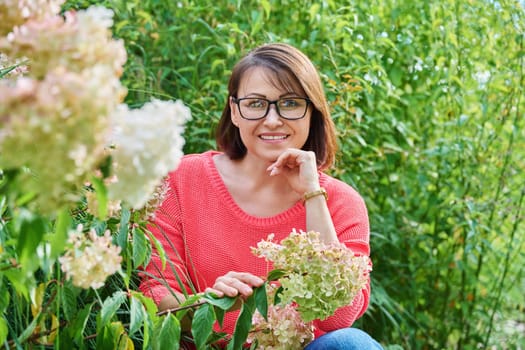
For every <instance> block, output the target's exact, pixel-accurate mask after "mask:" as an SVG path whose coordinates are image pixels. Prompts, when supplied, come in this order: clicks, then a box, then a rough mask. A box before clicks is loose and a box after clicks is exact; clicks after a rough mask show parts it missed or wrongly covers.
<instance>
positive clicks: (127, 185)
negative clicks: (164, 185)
mask: <svg viewBox="0 0 525 350" xmlns="http://www.w3.org/2000/svg"><path fill="white" fill-rule="evenodd" d="M190 118H191V113H190V110H189V108H188V107H186V106H185V105H184V104H183V103H182V102H181V101H176V102H173V101H160V100H156V99H153V100H152V101H151V102H148V103H146V104H145V105H144V106H142V108H140V109H133V110H129V109H128V108H127V106H125V105H121V106H120V107H119V108H118V109H117V111H116V112H115V113H114V114H113V116H112V121H113V126H114V133H113V142H114V144H115V148H114V150H113V151H112V159H113V161H114V169H115V175H116V177H117V179H118V181H117V182H115V183H113V184H111V185H110V186H109V197H110V199H111V198H113V199H116V198H119V199H122V200H124V201H125V202H126V203H128V204H130V205H131V206H132V207H133V208H134V209H139V208H141V207H143V206H144V205H145V204H146V203H147V202H148V200H149V199H150V195H151V194H152V193H154V192H155V189H156V188H157V187H158V186H159V185H160V184H161V182H162V179H163V178H164V177H165V176H166V174H167V173H168V172H169V171H171V170H173V169H175V168H176V167H177V166H178V164H179V161H180V159H181V158H182V156H183V153H182V146H183V145H184V138H183V137H182V136H183V135H182V134H183V132H184V124H185V122H186V121H187V120H189V119H190Z"/></svg>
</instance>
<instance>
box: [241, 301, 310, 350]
mask: <svg viewBox="0 0 525 350" xmlns="http://www.w3.org/2000/svg"><path fill="white" fill-rule="evenodd" d="M252 324H253V327H252V331H251V332H250V334H249V336H248V342H250V343H255V342H256V343H257V347H256V349H261V350H263V349H264V350H297V349H303V348H304V347H305V346H306V345H307V344H308V343H310V342H311V341H312V340H313V337H314V332H313V326H312V324H311V323H305V322H304V321H303V320H302V319H301V316H300V314H299V313H298V312H297V310H296V309H295V307H294V306H293V305H291V304H288V305H285V306H276V305H269V307H268V320H265V319H264V317H263V316H262V315H261V314H260V313H259V312H256V313H255V314H254V315H253V320H252Z"/></svg>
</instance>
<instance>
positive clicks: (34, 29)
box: [0, 0, 127, 87]
mask: <svg viewBox="0 0 525 350" xmlns="http://www.w3.org/2000/svg"><path fill="white" fill-rule="evenodd" d="M2 1H5V0H2ZM51 9H53V10H57V9H56V8H55V7H52V8H50V11H51ZM58 10H60V7H58ZM50 11H49V12H50ZM112 17H113V12H112V11H111V10H109V9H107V8H105V7H101V6H92V7H89V8H88V9H86V10H84V11H78V12H66V13H65V14H64V16H60V15H58V11H57V12H56V13H55V14H53V15H48V16H45V17H39V18H38V19H30V20H27V21H25V22H23V23H22V24H20V25H18V26H15V27H13V28H12V31H11V32H10V33H8V34H7V36H5V37H4V38H0V50H1V51H2V52H4V53H5V54H6V55H7V56H9V57H26V58H27V59H29V60H30V69H31V76H32V77H34V78H36V79H42V78H43V77H45V76H46V74H47V73H48V72H50V71H53V70H54V69H63V68H65V67H67V70H68V71H70V72H75V73H79V72H82V71H83V70H84V69H86V68H92V67H98V68H99V69H102V68H103V69H104V70H105V72H104V73H105V74H106V75H107V77H108V78H109V80H110V81H111V80H114V79H115V78H117V81H118V77H120V75H121V74H122V71H123V68H122V66H123V65H124V63H125V62H126V59H127V57H126V50H125V48H124V43H123V41H122V40H115V39H113V37H112V33H111V30H110V28H111V26H112V25H113V20H112ZM101 83H106V81H105V80H103V81H101ZM113 84H114V82H113ZM100 86H101V87H102V86H103V85H102V84H100Z"/></svg>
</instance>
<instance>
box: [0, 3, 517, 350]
mask: <svg viewBox="0 0 525 350" xmlns="http://www.w3.org/2000/svg"><path fill="white" fill-rule="evenodd" d="M94 3H97V4H101V5H103V6H106V7H108V8H111V9H113V10H114V11H115V18H114V20H115V23H114V27H113V28H114V34H115V36H116V37H118V38H121V39H123V40H124V41H125V43H126V48H127V52H128V62H127V65H126V67H125V71H124V75H123V84H124V85H125V86H127V87H128V89H129V93H128V96H127V99H126V102H127V103H128V104H129V105H131V106H139V105H142V104H143V103H144V102H146V101H148V100H149V99H150V97H152V96H154V97H161V98H173V99H181V100H183V101H185V102H186V103H187V104H188V105H189V107H190V108H191V110H192V114H193V119H192V120H191V122H190V124H189V125H188V127H187V128H186V134H185V138H186V145H185V153H192V152H201V151H204V150H207V149H209V148H213V147H215V142H214V139H213V137H214V133H213V132H214V127H215V125H216V124H217V122H218V120H219V118H220V115H221V112H222V108H223V105H224V103H225V102H226V98H227V96H226V91H227V90H226V84H227V79H228V75H229V72H230V71H231V68H232V66H233V64H234V63H235V62H236V61H237V60H238V59H239V58H240V57H241V55H243V54H244V53H246V52H247V50H249V49H251V48H253V47H254V46H256V45H258V44H260V43H263V42H273V41H283V42H288V43H290V44H293V45H295V46H297V47H298V48H300V49H301V50H302V51H304V52H305V53H306V54H307V55H308V56H309V57H310V58H311V59H312V60H313V62H314V63H315V64H316V66H317V67H318V68H319V71H320V72H321V76H322V79H323V82H324V84H325V87H326V93H327V96H328V99H329V102H330V106H331V109H332V116H333V119H334V122H335V123H336V125H337V129H338V132H339V147H340V151H339V154H338V159H337V163H336V166H335V167H334V168H333V169H332V170H331V171H332V174H333V175H334V176H336V177H338V178H340V179H342V180H344V181H345V182H347V183H349V184H351V185H353V186H354V187H355V188H356V189H357V190H358V191H359V192H360V193H361V194H362V195H363V196H364V198H365V200H366V202H367V205H368V208H369V215H370V221H371V229H372V233H371V246H372V260H373V262H374V271H373V273H372V299H371V304H370V308H369V311H368V312H367V313H366V314H365V316H364V317H363V318H361V320H359V321H358V323H357V325H356V326H358V327H361V328H363V329H365V330H366V331H368V332H369V333H370V334H371V335H372V336H374V337H375V338H376V339H378V340H379V341H380V342H381V343H382V344H384V345H385V346H388V347H387V348H390V349H397V348H407V349H419V348H425V349H443V348H447V349H474V348H489V347H494V346H496V347H498V348H509V349H511V348H518V347H520V346H521V347H523V346H524V345H525V344H523V337H522V335H521V334H519V325H521V326H523V322H524V320H523V312H524V310H525V300H524V298H523V290H524V289H525V278H524V274H525V271H524V266H525V254H524V251H525V249H524V242H523V235H520V234H519V233H520V232H521V231H522V230H523V222H524V216H523V197H524V195H525V191H524V182H523V174H522V173H523V169H525V156H524V151H523V150H525V133H524V131H523V130H525V125H524V124H525V121H524V118H523V110H524V107H525V106H524V93H523V86H525V78H524V76H525V72H524V69H525V63H524V57H525V49H524V42H523V41H524V39H525V37H524V35H523V33H524V32H525V20H524V15H525V12H524V10H523V7H521V5H520V4H519V3H518V2H516V1H511V0H503V1H489V0H482V1H469V0H456V1H451V0H445V1H436V0H431V1H419V0H418V1H396V0H389V1H352V2H343V1H333V0H324V1H310V0H305V1H289V0H265V1H243V0H237V1H233V0H230V1H225V2H222V3H212V4H210V3H209V2H208V1H202V0H198V1H188V0H183V1H158V0H140V1H139V0H129V1H124V0H103V1H96V0H90V1H88V0H82V1H80V0H70V1H68V2H67V3H66V5H65V6H64V9H80V8H85V7H87V6H89V5H91V4H94ZM9 69H10V68H9ZM5 74H7V70H2V71H0V77H2V76H3V75H5ZM17 172H18V173H15V171H10V172H4V173H2V172H1V171H0V310H1V311H2V312H3V317H2V318H0V343H1V344H4V346H5V347H6V348H8V347H16V348H43V347H46V346H54V347H56V348H60V347H62V348H67V349H69V348H79V349H92V348H110V349H113V348H117V347H118V348H133V347H136V348H142V347H143V348H154V349H164V348H166V347H167V344H169V346H171V347H175V348H176V347H177V345H174V341H175V343H178V340H179V339H184V334H183V333H184V332H182V331H181V322H180V320H181V319H182V318H183V317H184V316H188V315H189V313H187V312H182V313H181V312H178V313H177V314H173V313H168V314H167V315H157V313H156V312H157V310H156V306H155V305H153V304H152V301H151V300H149V299H147V298H145V297H143V296H140V293H136V292H134V290H135V289H136V287H137V271H136V269H137V268H139V267H140V266H141V264H144V263H146V262H147V261H148V260H149V255H150V253H151V250H150V249H151V248H150V246H149V245H150V243H148V242H151V243H152V244H154V245H156V244H158V242H156V241H155V240H154V238H153V237H151V235H150V234H149V233H148V232H147V231H146V230H145V229H144V228H143V227H141V226H140V224H139V223H137V222H134V219H133V217H132V216H131V214H130V212H129V211H126V210H124V211H123V212H122V215H121V219H120V221H118V222H115V221H114V220H111V219H109V220H107V221H104V219H103V218H105V217H106V209H105V208H104V205H102V206H100V207H101V208H102V209H101V212H100V213H99V214H98V216H99V218H96V217H92V216H90V215H87V214H86V213H85V212H84V211H82V210H78V211H75V212H70V211H62V212H60V213H56V215H53V216H52V217H48V216H41V215H39V214H37V213H35V212H33V211H30V210H28V209H27V208H26V205H27V204H28V203H30V202H31V199H32V194H31V193H19V192H17V188H18V187H17V186H16V181H17V180H16V179H17V176H22V175H23V176H29V174H28V173H27V172H26V171H25V170H24V169H22V170H17ZM94 185H97V182H94ZM97 194H98V195H99V196H101V197H100V198H99V200H100V201H101V203H105V199H104V192H103V190H102V187H101V188H99V190H98V191H97ZM80 209H82V206H81V208H80ZM78 223H82V224H84V225H85V227H86V228H89V227H93V228H96V230H97V232H98V233H102V232H104V230H105V229H107V228H108V229H110V230H111V232H115V233H116V238H115V241H116V242H115V243H116V244H118V245H119V246H120V247H121V248H122V249H123V252H124V253H123V254H124V262H123V273H122V275H117V276H114V278H112V279H111V280H110V281H109V282H108V283H106V286H105V287H103V288H101V289H100V290H99V291H98V292H97V293H95V292H94V291H79V290H77V289H76V288H74V287H72V286H71V285H70V284H69V282H65V281H64V279H63V276H62V273H61V271H60V269H59V268H58V267H57V266H56V264H54V262H55V260H56V258H57V255H58V253H59V252H60V251H61V250H62V248H63V244H65V242H64V237H65V233H66V232H67V230H69V229H71V228H73V227H75V226H76V225H77V224H78ZM137 225H138V227H137ZM47 242H49V246H48V245H47ZM160 252H161V254H162V253H163V252H162V251H161V250H160ZM162 258H163V259H164V256H163V257H162ZM276 276H277V277H275V279H277V278H279V276H278V275H276ZM271 279H273V277H272V278H271ZM205 300H206V301H207V303H206V304H204V305H206V306H204V307H200V308H197V309H196V311H195V312H194V314H193V317H196V318H197V319H199V320H202V322H199V324H198V326H197V325H195V327H194V329H192V332H193V335H194V336H196V343H197V345H198V347H200V348H206V347H211V346H212V345H211V344H213V343H214V342H215V341H216V340H217V339H215V338H213V336H210V324H211V322H212V321H213V320H221V319H222V317H223V316H224V312H226V310H229V308H231V306H232V305H233V303H234V302H235V300H234V299H216V298H213V296H205ZM262 300H265V298H264V297H263V296H262V295H261V294H259V293H258V292H256V293H255V295H254V297H253V299H248V300H247V301H246V302H245V303H244V304H243V306H242V311H241V313H240V321H239V323H238V331H237V332H236V335H235V338H234V341H233V342H230V344H229V345H228V346H229V347H230V348H239V346H240V345H239V344H242V343H243V342H244V340H245V339H246V338H245V334H246V332H247V330H246V328H245V327H246V323H247V322H248V321H247V320H248V319H249V318H250V319H251V315H252V314H253V312H254V311H255V309H258V310H259V311H260V312H261V313H263V312H262V311H261V310H264V303H263V302H262ZM501 344H505V345H501Z"/></svg>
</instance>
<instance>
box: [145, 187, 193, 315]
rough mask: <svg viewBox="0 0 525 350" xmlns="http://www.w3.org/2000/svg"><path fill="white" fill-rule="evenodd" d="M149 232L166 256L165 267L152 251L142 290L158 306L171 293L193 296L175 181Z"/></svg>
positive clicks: (149, 227) (155, 252) (155, 251)
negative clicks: (190, 294)
mask: <svg viewBox="0 0 525 350" xmlns="http://www.w3.org/2000/svg"><path fill="white" fill-rule="evenodd" d="M148 229H149V230H150V231H151V233H152V234H153V235H154V236H155V238H156V239H157V240H158V241H159V243H160V244H161V245H162V247H163V249H164V251H165V253H166V262H165V265H164V266H163V264H162V261H161V258H160V255H159V253H158V251H157V250H156V249H155V247H153V251H152V254H151V260H150V262H149V264H148V265H147V266H146V267H145V269H144V270H143V272H142V274H141V275H142V276H141V277H142V280H141V284H140V286H139V290H140V291H141V292H142V293H144V295H146V296H148V297H151V298H152V299H153V300H154V301H155V303H156V304H157V305H158V304H159V303H160V301H161V300H162V298H164V297H165V296H166V295H168V294H170V293H171V291H175V292H179V293H191V289H192V288H191V285H192V284H191V278H190V275H189V273H188V269H187V268H186V264H185V261H186V249H185V247H186V244H185V241H184V235H183V233H182V224H181V210H180V205H179V201H178V196H177V193H176V190H175V186H174V183H173V181H170V180H169V190H168V193H167V195H166V197H165V200H164V201H163V203H162V204H161V206H160V207H159V208H158V209H157V211H156V212H155V218H154V220H153V222H151V223H150V224H149V225H148Z"/></svg>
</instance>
